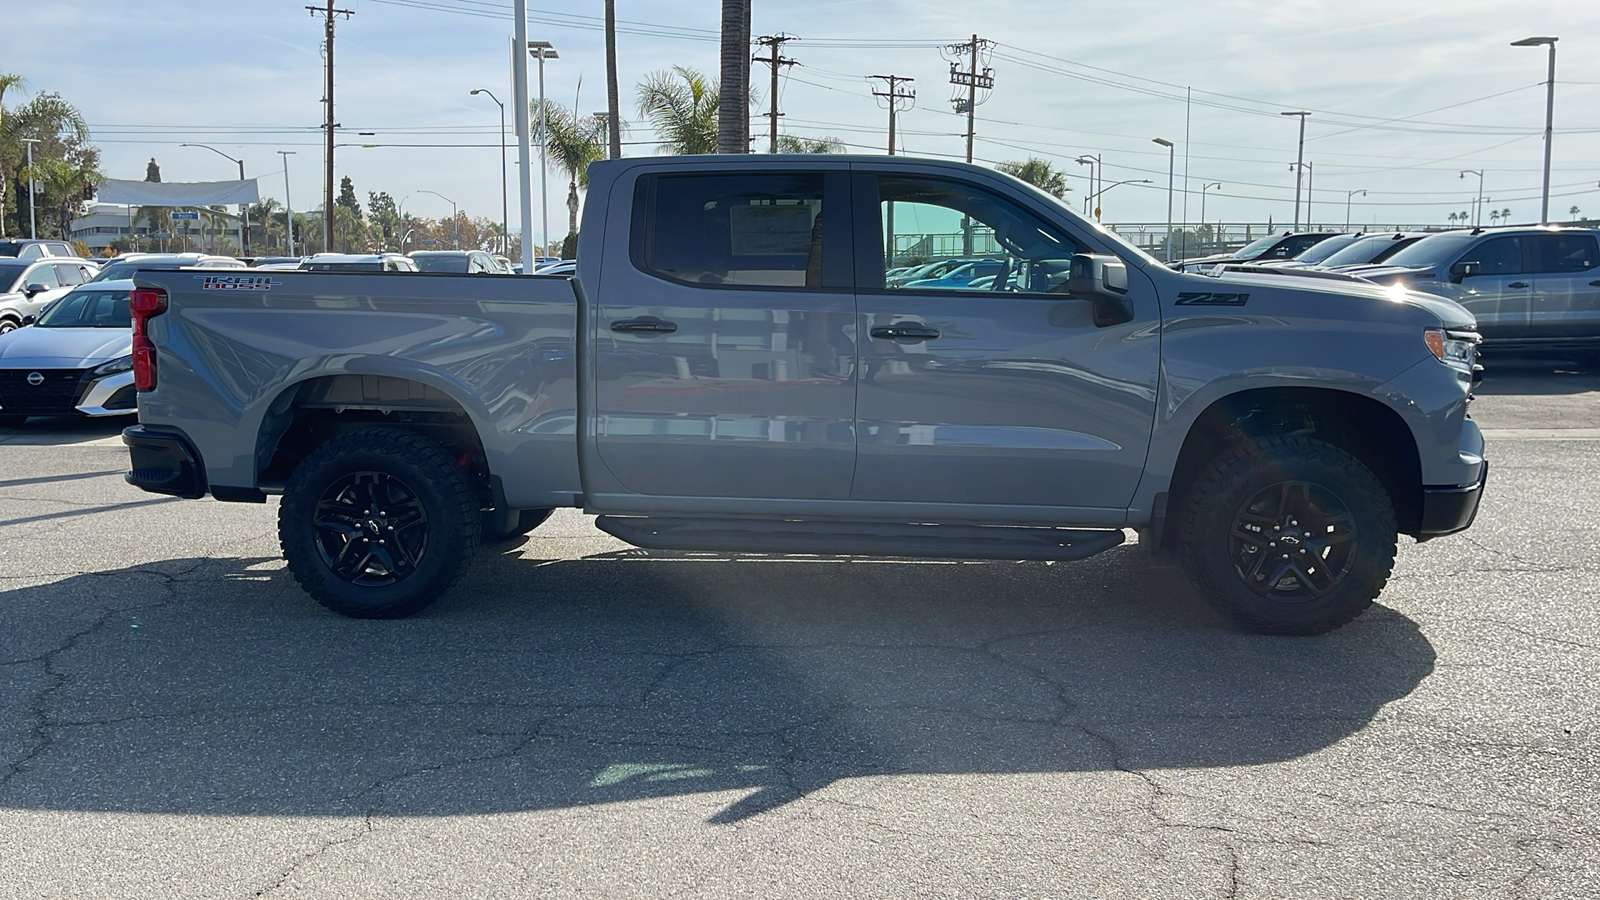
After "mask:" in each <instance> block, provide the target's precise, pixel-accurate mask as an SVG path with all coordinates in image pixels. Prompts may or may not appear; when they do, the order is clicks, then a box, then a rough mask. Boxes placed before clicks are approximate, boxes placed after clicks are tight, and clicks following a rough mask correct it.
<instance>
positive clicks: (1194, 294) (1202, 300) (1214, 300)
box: [1173, 291, 1250, 306]
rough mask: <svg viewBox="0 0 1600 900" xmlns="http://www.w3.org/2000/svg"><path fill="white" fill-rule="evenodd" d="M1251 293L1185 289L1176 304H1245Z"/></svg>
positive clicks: (1248, 300)
mask: <svg viewBox="0 0 1600 900" xmlns="http://www.w3.org/2000/svg"><path fill="white" fill-rule="evenodd" d="M1249 302H1250V295H1249V294H1219V293H1215V292H1213V291H1183V292H1182V293H1180V294H1178V302H1177V303H1175V304H1173V305H1174V306H1243V305H1245V304H1246V303H1249Z"/></svg>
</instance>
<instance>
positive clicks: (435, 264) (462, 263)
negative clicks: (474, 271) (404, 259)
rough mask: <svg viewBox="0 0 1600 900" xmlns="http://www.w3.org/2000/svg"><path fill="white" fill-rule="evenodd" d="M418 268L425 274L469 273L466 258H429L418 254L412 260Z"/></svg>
mask: <svg viewBox="0 0 1600 900" xmlns="http://www.w3.org/2000/svg"><path fill="white" fill-rule="evenodd" d="M411 261H412V262H414V263H416V264H417V268H419V269H421V270H422V271H424V272H465V271H467V258H466V257H465V256H428V255H427V254H418V255H416V256H413V257H412V258H411Z"/></svg>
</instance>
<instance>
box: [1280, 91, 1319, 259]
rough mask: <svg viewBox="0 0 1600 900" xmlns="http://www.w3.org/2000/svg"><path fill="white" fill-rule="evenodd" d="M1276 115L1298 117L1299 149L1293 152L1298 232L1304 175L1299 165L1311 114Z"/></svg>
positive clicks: (1289, 113) (1298, 228)
mask: <svg viewBox="0 0 1600 900" xmlns="http://www.w3.org/2000/svg"><path fill="white" fill-rule="evenodd" d="M1278 115H1280V116H1299V117H1300V143H1299V149H1297V150H1296V151H1295V154H1294V230H1295V231H1299V230H1300V177H1301V175H1303V174H1304V170H1303V169H1302V168H1301V167H1300V164H1301V162H1303V161H1304V160H1305V158H1306V116H1309V115H1311V113H1309V112H1305V111H1300V112H1286V113H1278Z"/></svg>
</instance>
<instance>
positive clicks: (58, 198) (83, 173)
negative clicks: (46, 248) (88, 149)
mask: <svg viewBox="0 0 1600 900" xmlns="http://www.w3.org/2000/svg"><path fill="white" fill-rule="evenodd" d="M19 174H20V175H21V177H22V179H23V180H24V181H32V182H35V183H37V184H38V186H39V196H38V198H37V201H36V205H37V206H38V207H39V208H40V209H42V210H43V211H44V213H45V226H46V229H47V233H48V228H49V225H50V223H51V221H52V220H54V223H55V228H56V234H57V236H59V237H60V238H61V239H62V240H70V239H71V238H72V220H73V219H76V218H77V217H78V214H79V213H81V212H82V211H83V198H84V194H85V189H86V188H93V187H95V186H97V185H98V184H99V183H100V173H99V172H97V171H95V170H94V169H93V168H92V167H85V166H83V165H82V164H80V165H73V164H72V163H70V162H67V161H65V160H60V159H36V160H34V163H33V166H32V168H31V169H30V168H29V167H27V166H24V167H23V169H22V171H21V173H19Z"/></svg>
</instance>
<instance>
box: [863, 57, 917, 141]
mask: <svg viewBox="0 0 1600 900" xmlns="http://www.w3.org/2000/svg"><path fill="white" fill-rule="evenodd" d="M867 79H868V80H869V81H877V80H881V81H883V82H884V84H885V85H886V86H887V87H888V90H883V91H877V90H875V91H873V92H872V96H874V97H882V98H883V99H884V100H885V101H886V102H885V103H884V104H883V105H884V106H887V107H888V108H889V155H890V156H893V155H894V120H895V113H897V112H899V111H900V110H901V109H902V108H904V109H907V110H909V109H911V107H910V106H905V107H901V105H900V104H901V102H902V101H909V102H910V103H915V102H917V92H916V90H915V89H912V90H910V91H909V92H907V91H902V90H900V85H906V84H910V83H911V82H913V81H916V79H915V78H907V77H905V76H904V75H868V76H867Z"/></svg>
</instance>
